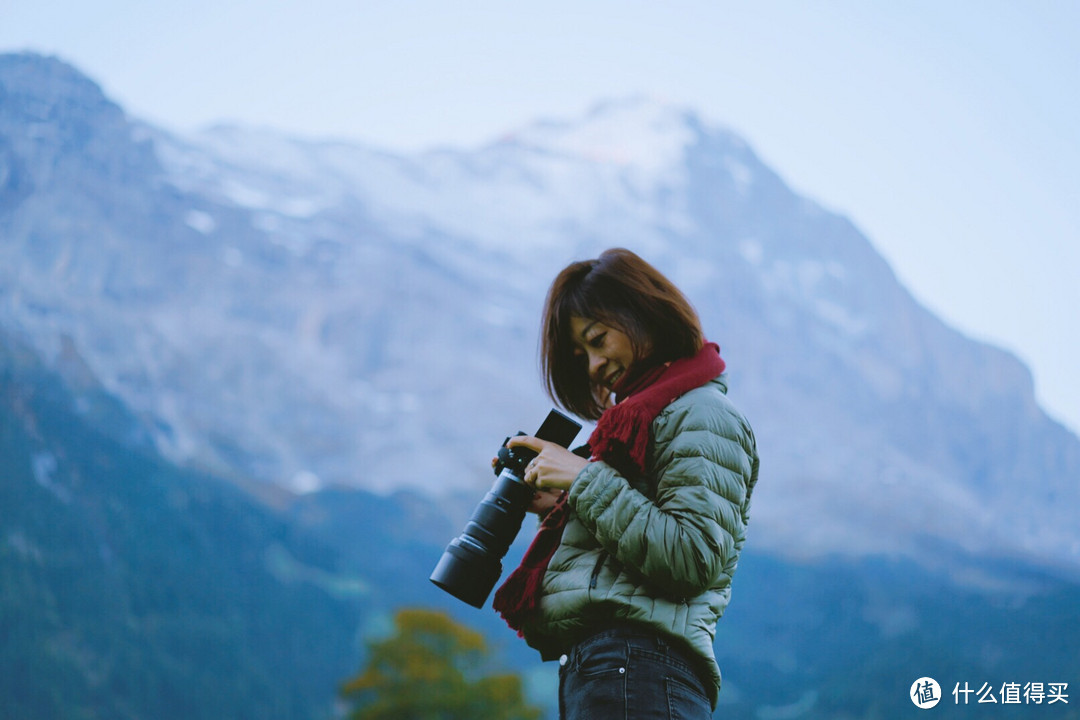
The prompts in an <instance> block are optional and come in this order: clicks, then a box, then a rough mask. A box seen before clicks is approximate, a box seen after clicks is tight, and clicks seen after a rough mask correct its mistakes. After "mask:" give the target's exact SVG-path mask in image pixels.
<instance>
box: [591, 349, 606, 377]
mask: <svg viewBox="0 0 1080 720" xmlns="http://www.w3.org/2000/svg"><path fill="white" fill-rule="evenodd" d="M605 362H607V361H606V360H605V359H604V356H603V355H600V354H599V353H592V354H590V355H589V374H590V375H596V372H597V371H598V370H599V369H600V368H601V367H603V365H604V363H605Z"/></svg>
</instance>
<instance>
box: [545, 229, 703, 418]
mask: <svg viewBox="0 0 1080 720" xmlns="http://www.w3.org/2000/svg"><path fill="white" fill-rule="evenodd" d="M573 316H577V317H582V318H588V319H590V320H599V321H600V322H602V323H603V324H605V325H608V326H610V327H614V328H616V329H618V330H620V331H621V332H624V333H626V335H627V336H628V337H629V338H630V343H631V345H632V346H633V348H634V362H635V364H640V365H641V366H642V367H651V366H653V365H656V364H659V363H664V362H668V361H670V360H675V359H678V358H682V357H690V356H691V355H694V354H695V353H697V351H698V350H700V349H701V347H702V345H703V344H704V339H703V334H702V331H701V322H700V320H698V315H697V312H696V311H695V310H694V308H693V306H692V305H691V304H690V302H689V301H688V300H687V299H686V297H685V296H684V295H683V294H682V292H680V291H679V289H678V288H677V287H675V285H674V284H673V283H672V282H671V281H670V280H668V279H667V278H666V277H664V276H663V275H662V274H661V273H660V271H658V270H657V269H656V268H654V267H653V266H652V265H650V264H649V263H647V262H645V261H644V260H642V259H641V258H640V257H638V256H637V255H636V254H634V253H633V252H631V251H629V250H625V249H623V248H612V249H610V250H605V251H604V252H603V253H601V254H600V257H598V258H597V259H595V260H582V261H579V262H575V263H571V264H570V265H568V266H567V267H566V268H564V269H563V271H562V272H560V273H559V274H558V276H556V278H555V280H554V282H552V284H551V289H550V290H548V295H547V301H546V302H545V303H544V316H543V320H542V325H541V331H540V332H541V336H540V364H541V372H542V373H543V376H544V384H545V387H546V388H547V391H548V394H549V395H550V396H551V397H552V399H553V400H555V401H556V402H558V403H560V404H561V405H562V406H563V407H564V408H566V409H567V410H569V411H570V412H572V413H574V414H575V415H578V416H579V417H583V418H586V419H588V420H596V419H597V418H599V417H600V414H601V413H602V412H603V411H604V407H603V400H604V399H605V398H604V396H602V395H601V394H599V388H595V387H593V386H592V385H591V384H590V382H589V373H588V365H587V361H586V360H584V359H583V358H582V357H581V356H580V355H578V354H576V353H575V345H574V342H573V340H572V338H571V334H570V318H571V317H573ZM646 352H648V355H647V356H644V357H643V355H645V353H646Z"/></svg>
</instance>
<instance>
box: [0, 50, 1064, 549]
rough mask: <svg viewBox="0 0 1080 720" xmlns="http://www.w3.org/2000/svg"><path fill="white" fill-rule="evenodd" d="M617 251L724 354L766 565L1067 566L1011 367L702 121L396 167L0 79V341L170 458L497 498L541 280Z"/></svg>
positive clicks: (1015, 366)
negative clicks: (647, 271)
mask: <svg viewBox="0 0 1080 720" xmlns="http://www.w3.org/2000/svg"><path fill="white" fill-rule="evenodd" d="M614 245H622V246H627V247H630V248H632V249H634V250H636V251H638V252H639V253H641V254H642V255H644V256H645V257H647V258H648V259H649V260H650V261H652V262H654V264H656V265H657V266H658V267H660V268H661V269H662V270H663V271H665V272H666V273H668V274H669V275H671V276H672V277H673V279H675V280H676V282H677V283H679V284H680V286H681V287H683V289H684V290H685V291H686V292H687V294H688V295H689V297H690V298H691V299H692V300H693V301H694V303H695V305H696V306H697V308H698V310H699V311H700V314H701V315H702V317H703V320H704V322H705V325H706V329H707V331H708V333H709V335H710V336H711V337H712V338H714V339H715V340H717V341H718V342H719V343H720V345H721V347H722V348H723V353H724V355H725V358H726V359H727V361H728V366H729V374H730V380H731V386H732V396H733V398H734V399H735V400H736V401H737V402H738V403H739V404H740V405H741V406H742V407H743V408H744V409H745V410H746V412H747V414H748V415H749V416H750V418H751V420H752V421H753V423H754V426H755V429H756V431H757V433H758V439H759V444H760V449H761V453H762V458H763V461H762V481H761V484H760V485H759V489H758V494H757V495H756V496H755V507H754V511H753V515H754V520H753V528H752V533H753V541H754V543H755V545H756V546H757V547H758V548H759V549H764V548H771V549H774V550H776V551H778V552H781V553H784V554H789V555H807V556H816V555H822V554H826V553H836V552H840V553H848V554H855V555H864V554H870V553H893V552H901V553H904V554H907V555H910V556H913V557H918V558H920V559H921V560H922V561H923V562H928V563H938V562H941V563H947V562H949V560H950V558H951V557H953V556H954V555H957V554H968V553H973V554H976V555H983V556H1001V555H1008V556H1015V557H1018V558H1023V559H1025V560H1034V561H1037V562H1040V563H1050V564H1056V565H1060V566H1065V567H1070V568H1075V567H1077V565H1078V564H1080V543H1078V542H1077V541H1076V540H1075V539H1074V538H1075V532H1074V527H1073V526H1074V521H1073V518H1072V517H1071V514H1070V512H1069V511H1068V508H1070V507H1072V506H1073V504H1074V503H1075V502H1076V500H1077V494H1078V492H1080V491H1078V490H1077V487H1076V485H1075V482H1071V481H1075V479H1076V478H1077V477H1080V442H1078V440H1077V438H1076V437H1074V436H1072V435H1071V434H1069V433H1068V432H1067V431H1066V430H1065V429H1063V428H1062V427H1060V426H1059V425H1057V424H1056V423H1054V422H1053V421H1051V420H1050V419H1048V418H1047V417H1046V416H1045V415H1044V414H1043V413H1042V412H1041V410H1040V409H1039V408H1038V407H1037V405H1036V403H1035V401H1034V398H1033V393H1032V383H1031V378H1030V375H1029V373H1028V371H1027V370H1026V368H1024V367H1023V366H1022V365H1021V364H1020V363H1019V362H1018V361H1017V360H1016V359H1015V358H1014V357H1012V356H1010V355H1008V354H1006V353H1004V352H1002V351H1000V350H997V349H995V348H992V347H988V346H985V345H981V344H978V343H975V342H973V341H970V340H968V339H966V338H964V337H962V336H960V335H959V334H957V333H956V332H955V331H953V330H951V329H950V328H948V327H946V326H945V325H944V324H942V323H941V322H940V321H939V320H938V319H936V318H935V317H933V316H932V315H931V314H930V313H928V312H927V311H926V310H925V309H924V308H922V307H921V306H919V305H918V303H916V302H915V301H914V300H913V299H912V298H911V296H910V295H909V294H908V293H907V291H906V290H905V289H904V288H903V287H901V286H900V285H899V283H898V282H897V281H896V278H895V277H894V275H893V274H892V272H891V271H890V269H889V268H888V266H887V265H886V264H885V262H884V261H883V260H882V259H881V258H880V256H879V255H878V254H877V253H876V252H875V251H874V249H873V247H872V245H871V243H870V242H869V241H868V240H867V238H865V237H864V236H863V235H862V234H861V233H860V232H859V231H858V229H857V228H855V227H854V226H852V224H851V223H850V222H848V221H847V220H846V219H845V218H843V217H840V216H837V215H834V214H831V213H828V212H826V211H824V210H823V209H821V208H820V207H818V206H816V205H814V204H813V203H811V202H809V201H807V200H806V199H804V198H801V197H799V196H797V195H796V194H794V193H793V192H792V191H791V190H790V189H789V188H787V187H786V185H785V184H784V183H783V181H782V180H781V179H780V178H779V177H777V176H776V174H775V173H773V172H772V171H771V170H769V168H767V167H766V166H764V165H763V164H762V163H761V162H760V161H759V160H758V158H757V157H756V156H755V155H754V153H753V151H752V150H751V149H750V148H748V147H747V146H746V144H745V143H744V142H742V141H741V140H740V139H739V138H738V137H736V136H735V135H733V134H732V133H730V132H728V131H726V130H724V129H723V128H720V127H717V126H715V125H712V124H710V123H708V122H706V121H705V120H703V119H702V118H700V117H698V116H697V115H696V114H694V113H693V112H692V111H689V110H686V109H683V108H676V107H670V106H666V105H660V104H655V103H650V102H644V101H627V102H622V103H609V104H606V105H600V106H598V107H597V108H596V109H595V110H594V111H593V112H592V113H590V114H589V115H587V116H586V117H583V118H579V119H576V120H573V121H568V122H565V123H554V122H545V123H537V124H536V125H534V126H532V127H528V128H524V129H522V130H520V131H518V132H516V133H512V134H509V135H507V136H506V137H504V138H502V139H500V140H498V141H496V142H493V143H491V144H490V145H487V146H484V147H480V148H475V149H462V150H452V149H444V150H439V151H433V152H429V153H424V154H420V155H416V156H397V155H391V154H388V153H383V152H380V151H378V150H377V149H373V148H366V147H359V146H352V145H344V144H340V143H321V142H312V141H303V140H297V139H291V138H286V137H281V136H277V135H274V134H270V133H266V132H263V131H254V130H247V129H243V128H216V129H211V130H208V131H206V132H204V133H201V134H199V135H196V136H191V137H180V136H176V135H174V134H171V133H169V132H167V131H165V130H161V129H157V128H151V127H148V126H145V125H143V124H141V123H139V122H138V121H137V120H135V119H132V118H129V117H127V116H126V115H125V114H124V112H123V111H122V109H120V108H118V107H117V106H116V105H115V104H114V103H112V102H110V101H109V100H108V99H107V98H106V97H104V96H103V95H102V93H101V91H100V89H99V88H98V87H97V86H96V85H95V84H94V83H93V82H92V81H90V80H88V79H86V78H85V77H83V76H81V75H80V74H79V73H78V72H77V71H75V70H74V69H72V68H71V67H69V66H67V65H65V64H63V63H62V62H60V61H57V60H55V59H50V58H42V57H38V56H33V55H16V56H4V57H2V58H0V322H2V323H3V324H4V325H7V326H10V327H13V328H18V329H19V331H20V332H22V333H25V334H26V335H27V336H28V337H30V338H31V339H32V341H33V343H34V344H35V346H36V347H37V348H38V350H39V351H40V352H42V353H43V354H44V355H45V356H46V357H47V358H49V359H51V360H52V361H53V362H54V363H59V364H62V365H64V366H65V367H67V368H69V369H71V368H77V367H85V368H86V369H87V370H88V371H89V373H90V374H91V375H92V376H94V377H97V378H100V380H101V383H102V385H103V387H104V388H105V389H106V390H108V391H109V392H113V393H115V394H116V395H117V396H119V397H120V398H122V399H123V400H124V402H125V403H127V404H128V405H129V406H130V407H131V408H133V409H134V411H135V412H136V414H137V415H138V417H140V418H141V419H142V421H143V423H144V425H145V427H146V428H147V429H148V430H147V431H148V432H149V433H150V434H151V436H152V437H153V440H154V442H155V443H156V445H157V446H158V447H159V448H160V449H161V450H163V451H164V452H165V453H166V454H167V455H168V456H169V457H171V458H173V459H175V460H178V461H181V462H185V463H189V464H193V465H197V466H202V467H206V468H210V469H213V470H214V471H216V472H219V473H223V474H227V475H232V476H234V477H238V478H244V479H255V480H258V481H261V482H267V483H277V484H282V485H285V486H289V487H292V488H297V489H312V488H315V487H320V486H325V485H332V484H345V485H352V486H357V487H365V488H371V489H378V490H386V489H389V488H394V487H403V486H408V487H415V488H423V489H424V490H425V491H427V492H430V493H434V494H439V493H443V492H447V491H449V492H452V493H455V494H457V495H459V496H462V495H469V496H470V497H471V496H472V494H475V493H479V492H482V491H483V489H485V488H486V486H487V483H488V481H489V476H488V475H487V471H486V466H487V462H488V459H489V458H490V457H491V455H492V453H493V450H494V448H495V447H496V446H497V445H498V443H499V442H501V440H502V438H503V437H505V436H506V435H507V434H510V433H512V432H515V431H517V430H532V429H534V427H533V426H535V425H536V424H538V423H539V421H540V420H541V419H542V418H543V416H544V415H545V414H546V411H547V408H548V406H549V404H550V403H549V401H548V400H546V399H545V398H544V397H543V396H542V394H541V392H540V389H539V378H538V374H537V372H536V360H535V349H536V328H537V318H538V314H539V309H540V305H541V303H542V301H543V296H544V292H545V291H546V287H547V283H548V282H549V281H550V278H551V277H553V275H554V274H555V272H556V271H557V270H558V269H559V268H560V267H562V266H563V265H565V264H566V263H567V262H569V261H571V260H574V259H580V258H582V257H591V256H595V254H597V253H598V252H599V251H600V250H601V249H603V248H605V247H610V246H614Z"/></svg>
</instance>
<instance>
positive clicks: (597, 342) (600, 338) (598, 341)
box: [589, 333, 607, 348]
mask: <svg viewBox="0 0 1080 720" xmlns="http://www.w3.org/2000/svg"><path fill="white" fill-rule="evenodd" d="M606 335H607V333H600V334H599V335H596V336H594V337H593V339H592V340H591V341H590V342H589V344H590V345H592V346H593V347H594V348H598V347H601V346H602V345H603V344H604V337H605V336H606Z"/></svg>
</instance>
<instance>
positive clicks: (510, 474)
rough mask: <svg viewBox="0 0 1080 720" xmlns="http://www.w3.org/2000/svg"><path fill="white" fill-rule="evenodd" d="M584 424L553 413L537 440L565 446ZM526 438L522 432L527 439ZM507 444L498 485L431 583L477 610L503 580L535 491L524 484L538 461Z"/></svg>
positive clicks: (451, 547) (498, 465)
mask: <svg viewBox="0 0 1080 720" xmlns="http://www.w3.org/2000/svg"><path fill="white" fill-rule="evenodd" d="M579 430H581V425H580V424H578V423H577V422H576V421H574V420H572V419H570V418H569V417H567V416H566V415H563V414H562V413H561V412H559V411H558V410H552V411H551V412H550V413H548V416H547V419H546V420H544V423H543V424H542V425H541V426H540V429H539V430H537V431H536V435H535V437H537V438H539V439H540V440H549V441H551V442H554V443H557V444H559V445H561V446H563V447H570V443H572V442H573V441H574V438H575V437H577V434H578V431H579ZM524 434H525V433H520V432H519V433H518V435H524ZM509 441H510V438H506V440H504V441H503V444H502V447H501V448H499V453H498V460H497V461H496V463H495V474H496V476H497V477H496V478H495V484H494V485H492V486H491V490H489V491H488V493H487V495H485V496H484V499H483V500H481V501H480V504H479V505H477V506H476V509H475V510H474V511H473V514H472V517H471V518H470V519H469V522H468V523H467V524H466V525H465V531H464V532H463V533H462V534H461V535H459V536H458V537H457V538H455V539H454V540H451V541H450V544H449V545H447V546H446V550H445V552H443V554H442V557H441V558H440V559H439V562H438V564H437V565H436V566H435V570H433V571H432V573H431V578H430V579H431V582H433V583H435V584H436V585H438V586H439V587H440V588H442V589H443V590H445V591H446V592H448V593H450V594H451V595H453V596H454V597H456V598H457V599H458V600H461V601H462V602H465V603H468V604H469V605H472V606H473V607H476V608H480V607H483V606H484V603H485V602H486V601H487V598H488V595H490V594H491V590H492V588H494V587H495V583H497V582H498V581H499V576H500V575H502V559H503V557H504V556H505V555H506V552H507V550H509V549H510V545H511V544H512V543H513V542H514V538H516V537H517V534H518V531H520V530H521V523H522V521H523V520H524V519H525V513H526V511H527V510H528V507H529V503H530V502H532V497H533V493H534V492H535V491H534V489H533V487H532V486H531V485H528V484H526V482H525V466H526V465H528V464H529V461H530V460H532V459H533V458H534V457H536V453H535V452H534V451H532V450H530V449H529V448H525V447H515V448H508V447H506V443H507V442H509Z"/></svg>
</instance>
